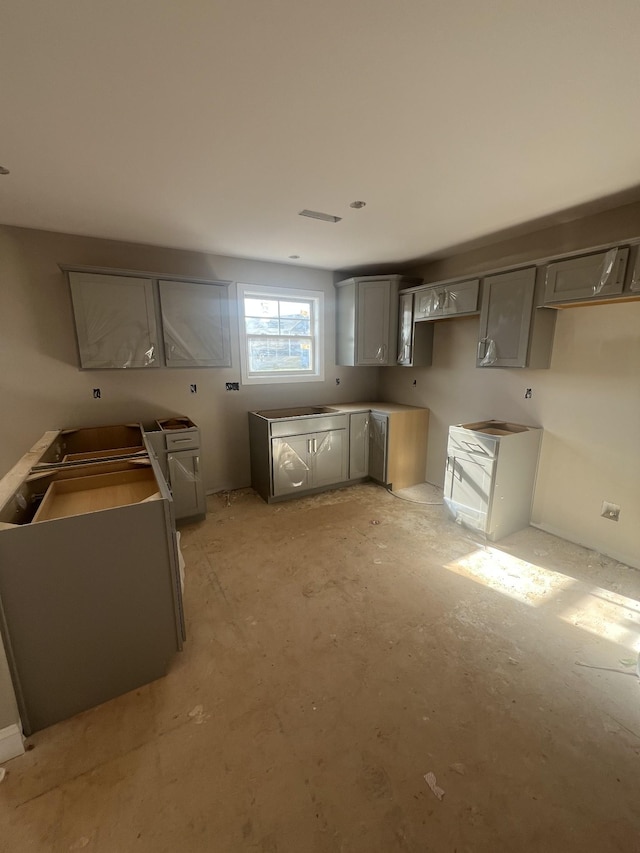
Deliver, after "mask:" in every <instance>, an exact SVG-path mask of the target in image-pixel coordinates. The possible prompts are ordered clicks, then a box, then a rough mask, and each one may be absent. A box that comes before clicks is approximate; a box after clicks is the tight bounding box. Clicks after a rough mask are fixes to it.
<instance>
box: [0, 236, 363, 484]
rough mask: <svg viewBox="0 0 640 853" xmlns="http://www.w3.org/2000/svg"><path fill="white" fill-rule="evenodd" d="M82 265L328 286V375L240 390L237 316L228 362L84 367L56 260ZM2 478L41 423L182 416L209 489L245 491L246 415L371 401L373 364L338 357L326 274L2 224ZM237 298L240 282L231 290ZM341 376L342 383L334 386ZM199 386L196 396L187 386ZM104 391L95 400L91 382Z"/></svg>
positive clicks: (330, 286) (54, 424)
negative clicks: (197, 432)
mask: <svg viewBox="0 0 640 853" xmlns="http://www.w3.org/2000/svg"><path fill="white" fill-rule="evenodd" d="M59 263H63V264H71V265H72V264H77V265H89V266H101V267H112V268H121V269H132V270H142V271H149V272H158V273H162V274H167V275H171V274H173V275H184V276H194V277H199V278H210V279H223V280H231V281H233V282H246V283H251V284H264V285H282V286H284V287H295V288H302V289H304V288H309V289H315V290H322V291H324V293H325V310H326V318H325V337H326V340H325V381H324V382H313V383H295V384H289V385H262V386H260V385H251V386H242V387H241V390H240V391H239V392H229V391H225V382H227V381H230V380H234V381H237V380H239V379H240V362H239V340H238V327H237V318H235V317H232V324H231V329H232V358H233V367H231V368H228V369H227V368H224V369H222V368H198V369H184V368H183V369H157V370H130V371H129V370H107V371H80V370H79V369H78V366H77V356H76V346H75V338H74V329H73V321H72V313H71V301H70V296H69V293H68V285H67V283H66V279H65V277H64V276H63V274H62V273H61V272H60V270H59V269H58V264H59ZM0 281H1V283H2V311H0V368H1V370H0V382H1V383H2V385H1V386H0V387H1V389H2V401H3V409H4V412H5V417H3V418H2V419H0V476H1V475H3V474H4V473H6V471H7V470H8V469H9V468H10V467H11V466H12V465H14V464H15V462H16V461H17V460H18V458H19V457H20V456H22V454H23V453H24V452H25V451H26V450H28V449H29V448H30V447H31V446H32V445H33V443H34V442H35V441H36V440H37V439H38V438H39V437H40V436H41V435H42V433H43V432H44V431H45V430H49V429H57V428H61V427H70V426H77V425H98V424H107V423H122V422H128V421H147V420H151V421H152V420H154V419H155V418H156V417H163V416H167V415H173V414H184V415H188V416H189V417H190V418H191V419H192V420H193V421H194V422H195V423H197V424H198V425H199V426H200V428H201V431H202V464H203V471H204V479H205V487H206V489H207V490H208V491H216V490H220V489H227V488H239V487H242V486H248V485H249V481H250V474H249V444H248V426H247V412H248V411H249V410H252V409H263V408H274V407H278V406H281V405H291V404H293V405H297V404H311V403H320V404H322V403H331V402H347V401H350V400H362V399H365V398H371V397H372V396H375V394H376V392H377V382H378V371H377V370H376V369H372V368H342V367H336V364H335V320H334V314H335V296H334V287H333V277H332V275H331V273H329V272H325V271H322V270H314V269H307V268H304V267H296V266H287V265H280V264H271V263H261V262H259V261H248V260H240V259H235V258H226V257H219V256H214V255H207V254H201V253H197V252H186V251H179V250H172V249H166V248H159V247H153V246H141V245H135V244H128V243H117V242H113V241H109V240H96V239H92V238H85V237H76V236H70V235H64V234H56V233H51V232H44V231H33V230H29V229H21V228H11V227H0ZM230 296H231V297H232V299H233V304H234V305H235V286H234V287H232V288H231V289H230ZM336 378H339V379H340V385H339V386H337V385H336ZM191 383H196V384H197V386H198V393H197V394H195V395H194V394H191V393H190V391H189V385H190V384H191ZM96 386H99V387H100V388H101V391H102V397H101V399H100V400H94V399H93V396H92V389H93V388H94V387H96Z"/></svg>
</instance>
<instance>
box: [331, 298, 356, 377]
mask: <svg viewBox="0 0 640 853" xmlns="http://www.w3.org/2000/svg"><path fill="white" fill-rule="evenodd" d="M355 357H356V285H355V282H352V283H350V284H344V285H342V286H341V287H338V288H337V290H336V363H337V364H340V365H345V366H346V367H353V366H354V364H355Z"/></svg>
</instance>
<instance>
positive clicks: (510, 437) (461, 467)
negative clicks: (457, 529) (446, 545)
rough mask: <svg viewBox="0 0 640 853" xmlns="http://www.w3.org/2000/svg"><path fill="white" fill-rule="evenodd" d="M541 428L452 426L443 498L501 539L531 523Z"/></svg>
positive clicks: (460, 516)
mask: <svg viewBox="0 0 640 853" xmlns="http://www.w3.org/2000/svg"><path fill="white" fill-rule="evenodd" d="M541 439H542V430H541V429H540V428H538V427H529V426H525V425H523V424H513V423H507V422H504V421H481V422H478V423H473V424H460V425H458V426H452V427H450V428H449V440H448V444H447V462H446V468H445V477H444V502H445V506H446V507H447V509H448V510H449V512H450V513H451V514H452V515H453V517H454V518H455V519H456V521H458V522H460V523H461V524H464V525H465V526H467V527H471V528H473V529H474V530H478V531H480V532H481V533H484V534H485V535H486V537H487V539H490V540H496V539H501V538H502V537H503V536H507V535H508V534H509V533H514V532H515V531H516V530H520V529H521V528H523V527H526V526H527V525H528V524H529V520H530V515H531V503H532V500H533V491H534V485H535V478H536V471H537V466H538V454H539V451H540V442H541Z"/></svg>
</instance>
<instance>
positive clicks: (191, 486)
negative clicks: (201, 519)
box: [167, 450, 206, 520]
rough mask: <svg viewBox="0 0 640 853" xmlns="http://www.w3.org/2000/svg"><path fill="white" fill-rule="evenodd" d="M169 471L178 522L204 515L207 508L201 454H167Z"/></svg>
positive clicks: (191, 452)
mask: <svg viewBox="0 0 640 853" xmlns="http://www.w3.org/2000/svg"><path fill="white" fill-rule="evenodd" d="M167 469H168V472H169V483H170V485H171V493H172V495H173V508H174V512H175V516H176V520H180V519H181V518H191V517H192V516H197V515H204V513H205V509H206V506H205V495H204V486H203V483H202V479H201V477H200V452H199V451H198V450H183V451H180V452H179V453H169V454H167Z"/></svg>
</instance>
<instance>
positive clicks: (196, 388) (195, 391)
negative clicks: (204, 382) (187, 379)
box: [189, 382, 198, 394]
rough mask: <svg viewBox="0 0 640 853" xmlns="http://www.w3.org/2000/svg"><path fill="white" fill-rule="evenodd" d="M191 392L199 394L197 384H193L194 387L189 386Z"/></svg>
mask: <svg viewBox="0 0 640 853" xmlns="http://www.w3.org/2000/svg"><path fill="white" fill-rule="evenodd" d="M189 391H191V393H192V394H197V393H198V386H197V385H196V384H195V382H194V383H193V385H189Z"/></svg>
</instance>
